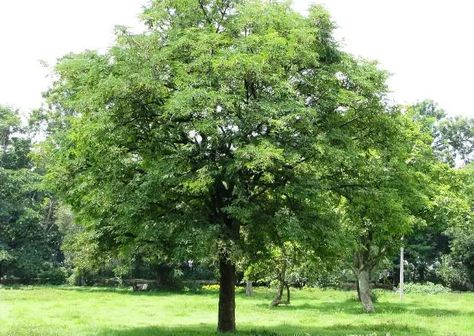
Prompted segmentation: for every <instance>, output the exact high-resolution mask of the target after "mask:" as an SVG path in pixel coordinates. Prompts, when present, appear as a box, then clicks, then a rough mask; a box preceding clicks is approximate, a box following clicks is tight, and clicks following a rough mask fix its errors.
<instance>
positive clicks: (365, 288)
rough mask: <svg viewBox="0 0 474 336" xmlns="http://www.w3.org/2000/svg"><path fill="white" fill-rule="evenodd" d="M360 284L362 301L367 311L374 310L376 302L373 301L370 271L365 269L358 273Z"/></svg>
mask: <svg viewBox="0 0 474 336" xmlns="http://www.w3.org/2000/svg"><path fill="white" fill-rule="evenodd" d="M357 278H358V280H359V282H358V284H359V286H358V287H359V293H360V301H361V302H362V306H363V308H364V311H365V312H366V313H372V312H374V304H373V303H372V297H371V290H370V274H369V271H368V270H366V269H363V270H361V271H359V274H358V277H357Z"/></svg>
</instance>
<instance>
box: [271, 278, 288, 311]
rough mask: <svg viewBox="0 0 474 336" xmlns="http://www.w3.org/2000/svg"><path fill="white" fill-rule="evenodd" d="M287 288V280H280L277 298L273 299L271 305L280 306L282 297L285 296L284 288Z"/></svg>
mask: <svg viewBox="0 0 474 336" xmlns="http://www.w3.org/2000/svg"><path fill="white" fill-rule="evenodd" d="M284 288H285V282H284V281H283V280H281V279H280V280H279V281H278V289H277V293H276V296H275V298H274V299H273V301H272V303H271V305H272V306H273V307H276V306H278V305H279V304H280V303H281V298H282V297H283V289H284Z"/></svg>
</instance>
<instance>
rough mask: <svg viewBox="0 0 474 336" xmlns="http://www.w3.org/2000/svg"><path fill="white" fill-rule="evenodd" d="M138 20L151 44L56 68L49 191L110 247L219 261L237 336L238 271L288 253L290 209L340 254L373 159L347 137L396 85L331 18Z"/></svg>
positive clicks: (243, 14) (163, 14)
mask: <svg viewBox="0 0 474 336" xmlns="http://www.w3.org/2000/svg"><path fill="white" fill-rule="evenodd" d="M143 18H144V20H145V22H146V23H147V25H148V28H149V29H148V31H147V32H146V33H143V34H140V35H134V34H131V33H129V32H127V30H126V29H124V28H119V29H118V36H117V42H116V43H115V45H114V46H113V47H112V48H111V49H110V50H109V51H108V52H107V53H105V54H98V53H95V52H91V51H88V52H84V53H81V54H74V55H67V56H65V57H64V58H62V59H61V60H60V61H59V63H58V64H57V66H56V73H57V81H56V82H55V83H54V85H53V87H52V88H51V90H50V91H49V93H48V99H49V103H50V109H49V110H48V111H46V112H47V113H48V114H49V115H48V118H49V119H50V120H49V121H50V122H51V124H50V125H51V132H52V134H51V136H50V137H49V138H48V141H47V142H46V143H45V145H44V149H45V153H47V154H46V155H45V158H47V160H49V169H50V170H49V180H50V182H51V184H52V185H53V186H55V189H56V191H58V192H59V194H60V195H61V196H62V198H63V199H64V200H65V201H66V202H67V203H69V204H70V205H71V206H72V208H73V209H74V211H75V212H76V219H77V220H78V221H80V222H82V223H83V224H84V225H85V227H86V229H87V230H88V231H92V232H94V235H95V237H96V240H97V243H98V246H100V247H101V248H103V249H107V250H117V249H120V248H123V247H124V246H145V245H147V246H153V248H154V249H155V251H156V253H161V255H162V256H163V258H178V259H179V258H181V260H186V259H185V258H192V259H197V258H199V256H200V255H206V256H209V255H213V256H215V260H216V261H217V264H218V268H219V273H220V293H219V313H218V330H219V331H222V332H226V331H232V330H234V329H235V292H234V284H235V281H236V278H235V270H236V261H237V260H238V259H239V258H241V255H242V253H250V254H254V255H256V254H258V252H262V254H265V250H266V249H267V248H269V247H270V246H272V244H271V243H275V244H278V241H276V239H277V238H278V236H279V235H278V233H279V231H278V230H279V228H278V227H279V220H280V218H281V216H282V214H284V216H285V218H286V219H288V220H291V222H292V228H293V229H294V230H295V232H297V234H295V236H296V237H305V239H304V242H303V243H304V244H306V246H311V248H312V249H314V251H322V250H324V249H325V248H328V247H330V244H331V239H330V238H331V236H332V235H333V232H334V231H333V230H332V228H334V227H335V226H336V224H337V221H336V220H335V218H336V216H337V213H335V212H334V211H333V210H334V209H337V202H339V196H338V194H337V193H335V192H334V190H336V189H340V188H344V186H342V185H339V184H338V183H337V182H338V180H339V177H340V175H341V174H344V170H345V167H348V166H350V165H347V164H346V162H347V161H348V160H363V159H364V158H361V157H358V156H357V155H353V153H352V149H353V148H352V146H351V145H350V143H349V142H348V141H346V140H348V139H347V137H346V136H345V131H346V128H347V127H349V125H350V127H351V128H352V129H357V128H358V129H360V131H361V132H362V133H364V134H363V136H368V134H370V132H371V129H372V128H373V127H372V120H374V118H373V117H374V116H376V115H379V114H383V113H385V112H384V104H383V102H382V100H383V93H384V91H385V84H384V80H385V74H384V73H382V72H380V71H378V70H377V69H376V66H375V65H374V64H370V63H365V62H363V61H360V60H355V59H354V58H352V57H351V56H350V55H347V54H344V53H342V52H340V51H339V50H338V49H337V45H336V43H335V42H334V40H333V38H332V35H331V33H332V29H333V24H332V22H331V21H330V18H329V15H328V13H327V12H326V11H325V10H323V9H322V8H320V7H312V9H311V10H310V12H309V14H308V16H307V17H303V16H302V15H300V14H298V13H296V12H294V11H292V10H291V8H290V6H289V5H288V4H286V3H283V4H282V3H277V2H273V1H272V2H267V1H237V0H173V1H171V0H161V1H152V3H151V4H150V6H149V7H148V8H147V9H146V10H145V12H144V14H143ZM375 120H377V119H375ZM376 128H377V127H375V129H376ZM366 133H367V134H366ZM361 136H362V134H361Z"/></svg>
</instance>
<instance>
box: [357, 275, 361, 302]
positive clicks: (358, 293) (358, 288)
mask: <svg viewBox="0 0 474 336" xmlns="http://www.w3.org/2000/svg"><path fill="white" fill-rule="evenodd" d="M356 289H357V298H358V299H359V301H361V299H360V287H359V276H358V275H356Z"/></svg>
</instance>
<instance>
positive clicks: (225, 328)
mask: <svg viewBox="0 0 474 336" xmlns="http://www.w3.org/2000/svg"><path fill="white" fill-rule="evenodd" d="M219 271H220V279H219V313H218V323H217V331H219V332H222V333H225V332H233V331H235V265H234V264H233V262H232V261H231V260H230V259H229V258H228V256H227V255H226V254H221V255H220V256H219Z"/></svg>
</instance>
